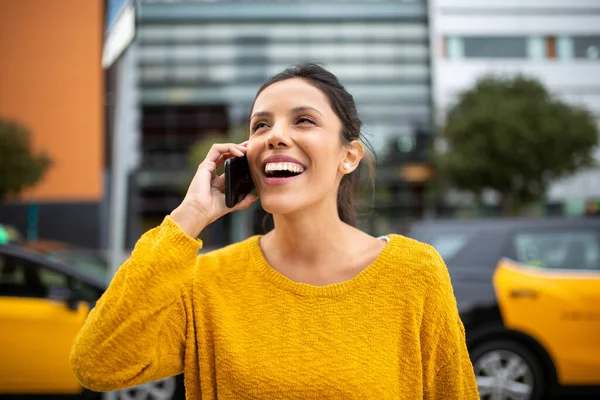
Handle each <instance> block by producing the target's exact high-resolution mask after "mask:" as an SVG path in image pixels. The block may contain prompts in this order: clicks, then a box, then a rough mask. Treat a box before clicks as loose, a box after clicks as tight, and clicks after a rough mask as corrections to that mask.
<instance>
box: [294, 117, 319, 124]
mask: <svg viewBox="0 0 600 400" xmlns="http://www.w3.org/2000/svg"><path fill="white" fill-rule="evenodd" d="M296 123H297V124H306V123H308V124H312V125H314V124H315V121H313V120H312V119H310V118H308V117H300V118H298V120H297V121H296Z"/></svg>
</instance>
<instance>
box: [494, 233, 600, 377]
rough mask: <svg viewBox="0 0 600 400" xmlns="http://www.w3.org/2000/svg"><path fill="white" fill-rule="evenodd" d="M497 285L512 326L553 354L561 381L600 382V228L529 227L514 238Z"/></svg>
mask: <svg viewBox="0 0 600 400" xmlns="http://www.w3.org/2000/svg"><path fill="white" fill-rule="evenodd" d="M513 244H514V250H515V252H514V253H515V258H516V261H517V262H513V261H511V260H508V259H504V260H503V261H501V262H500V264H499V267H498V269H497V271H496V274H495V279H494V282H495V289H496V292H497V295H498V298H499V304H500V308H501V311H502V316H503V319H504V322H505V324H506V326H507V327H508V328H511V329H515V330H519V331H522V332H525V333H527V334H528V335H530V336H531V337H533V338H535V339H536V340H537V341H538V342H539V343H541V344H542V345H543V346H544V347H545V348H546V350H547V351H548V352H549V353H550V355H551V357H552V359H553V361H554V363H555V366H556V370H557V374H558V378H559V381H560V383H562V384H566V385H599V384H600V232H598V230H592V229H589V228H569V229H560V230H545V231H542V230H537V231H536V230H531V231H522V232H517V233H515V235H514V237H513Z"/></svg>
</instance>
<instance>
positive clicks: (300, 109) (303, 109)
mask: <svg viewBox="0 0 600 400" xmlns="http://www.w3.org/2000/svg"><path fill="white" fill-rule="evenodd" d="M309 110H312V111H315V112H317V113H319V114H321V116H322V117H323V118H325V116H324V115H323V113H322V112H321V111H319V110H317V109H316V108H314V107H311V106H300V107H294V108H293V109H292V112H294V113H298V112H302V111H309Z"/></svg>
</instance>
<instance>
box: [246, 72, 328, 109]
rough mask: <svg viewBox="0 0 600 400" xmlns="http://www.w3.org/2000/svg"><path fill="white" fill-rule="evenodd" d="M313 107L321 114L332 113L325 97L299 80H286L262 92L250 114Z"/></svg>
mask: <svg viewBox="0 0 600 400" xmlns="http://www.w3.org/2000/svg"><path fill="white" fill-rule="evenodd" d="M300 107H313V108H315V109H317V110H319V111H320V112H321V113H323V114H324V113H326V112H332V110H331V107H330V106H329V101H328V99H327V96H325V94H324V93H323V92H321V90H320V89H318V88H317V87H315V86H314V85H311V84H310V83H308V82H307V81H305V80H304V79H301V78H292V79H286V80H284V81H281V82H277V83H274V84H272V85H270V86H269V87H267V88H266V89H265V90H263V91H262V92H261V93H260V94H259V95H258V97H257V98H256V101H255V103H254V108H253V110H252V113H257V112H258V113H260V112H273V111H275V110H277V109H280V110H281V109H290V110H291V109H295V108H300Z"/></svg>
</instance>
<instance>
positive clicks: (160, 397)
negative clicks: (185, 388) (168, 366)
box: [117, 376, 183, 400]
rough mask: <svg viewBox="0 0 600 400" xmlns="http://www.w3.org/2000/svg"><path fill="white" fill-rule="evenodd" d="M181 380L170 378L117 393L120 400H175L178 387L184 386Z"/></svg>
mask: <svg viewBox="0 0 600 400" xmlns="http://www.w3.org/2000/svg"><path fill="white" fill-rule="evenodd" d="M182 384H183V382H180V381H179V379H177V378H176V377H174V376H172V377H170V378H165V379H161V380H159V381H153V382H148V383H144V384H143V385H139V386H134V387H131V388H127V389H122V390H119V391H117V398H118V399H119V400H175V399H177V398H178V397H176V393H177V392H180V391H181V390H178V389H180V388H178V387H177V386H178V385H182Z"/></svg>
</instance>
